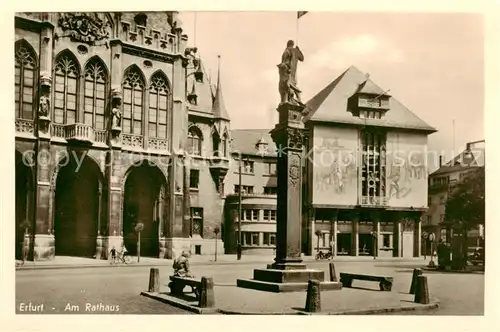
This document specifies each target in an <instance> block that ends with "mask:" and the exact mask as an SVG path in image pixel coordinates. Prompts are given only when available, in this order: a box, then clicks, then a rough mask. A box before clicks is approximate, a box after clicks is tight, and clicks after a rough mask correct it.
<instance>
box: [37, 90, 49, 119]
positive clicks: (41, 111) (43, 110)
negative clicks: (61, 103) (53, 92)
mask: <svg viewBox="0 0 500 332" xmlns="http://www.w3.org/2000/svg"><path fill="white" fill-rule="evenodd" d="M38 115H39V116H40V117H41V118H49V115H50V99H49V97H48V96H46V95H42V96H41V97H40V103H39V105H38Z"/></svg>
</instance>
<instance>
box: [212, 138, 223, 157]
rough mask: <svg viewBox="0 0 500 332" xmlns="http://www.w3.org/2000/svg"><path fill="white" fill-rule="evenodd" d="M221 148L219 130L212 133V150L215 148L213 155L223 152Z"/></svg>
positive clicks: (217, 155) (216, 155)
mask: <svg viewBox="0 0 500 332" xmlns="http://www.w3.org/2000/svg"><path fill="white" fill-rule="evenodd" d="M220 148H221V140H220V136H219V134H218V133H217V132H213V133H212V150H213V155H214V156H215V157H219V156H220V155H221V154H222V153H221V151H220Z"/></svg>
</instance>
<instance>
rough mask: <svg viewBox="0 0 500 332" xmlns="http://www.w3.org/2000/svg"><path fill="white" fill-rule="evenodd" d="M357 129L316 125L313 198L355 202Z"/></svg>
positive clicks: (323, 202)
mask: <svg viewBox="0 0 500 332" xmlns="http://www.w3.org/2000/svg"><path fill="white" fill-rule="evenodd" d="M356 148H357V132H356V131H355V130H352V129H344V128H321V127H317V128H315V129H314V148H313V154H312V155H313V156H314V157H313V177H314V187H313V202H314V203H315V204H340V205H349V204H355V203H356V197H357V167H356V162H357V159H356V151H357V150H356Z"/></svg>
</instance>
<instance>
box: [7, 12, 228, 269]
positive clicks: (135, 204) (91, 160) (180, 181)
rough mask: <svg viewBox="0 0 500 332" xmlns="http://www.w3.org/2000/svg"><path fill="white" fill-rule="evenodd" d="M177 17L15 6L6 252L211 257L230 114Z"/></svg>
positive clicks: (35, 255) (30, 256)
mask: <svg viewBox="0 0 500 332" xmlns="http://www.w3.org/2000/svg"><path fill="white" fill-rule="evenodd" d="M177 17H178V14H177V13H176V12H151V13H132V12H127V13H112V12H110V13H18V14H16V16H15V59H16V82H15V88H16V95H15V100H16V108H15V127H16V144H15V145H16V146H15V147H16V258H18V259H21V258H22V257H23V256H24V257H25V258H28V259H32V260H46V259H53V258H54V256H55V255H72V256H84V257H95V258H97V259H106V258H107V254H108V252H109V250H110V249H111V248H112V247H115V248H117V249H118V250H121V249H122V247H123V246H124V245H125V246H126V247H127V249H128V251H129V252H130V253H132V254H134V253H135V252H136V251H137V244H136V241H137V234H136V230H135V227H136V225H137V224H139V223H142V224H143V230H142V231H141V248H140V249H141V255H145V256H152V257H159V258H172V257H176V256H178V255H179V254H180V253H181V251H182V250H184V249H190V250H191V251H192V252H193V253H195V252H196V253H200V254H210V253H212V252H213V251H215V243H214V242H215V237H216V235H215V234H214V231H213V230H214V229H215V228H216V227H220V226H221V225H222V219H221V216H222V207H223V200H222V198H221V195H222V192H221V183H223V182H224V178H225V174H226V171H227V168H228V142H229V140H230V120H229V117H228V114H227V111H226V110H225V106H224V102H223V100H222V88H221V84H220V82H219V81H218V82H217V85H216V88H215V91H214V89H213V88H212V84H211V82H210V78H208V77H207V75H206V73H205V70H204V68H203V66H202V64H201V60H200V59H199V58H198V57H197V56H196V52H193V49H190V48H188V47H187V41H188V37H187V36H186V35H185V34H183V33H182V26H181V23H180V21H179V20H178V18H177ZM186 86H189V89H190V90H189V91H187V89H186ZM223 145H225V146H223ZM216 150H221V151H223V153H222V154H219V153H218V152H215V151H216ZM193 170H194V172H193ZM218 245H219V246H220V248H219V250H220V252H221V251H222V248H223V243H222V241H220V240H219V242H218Z"/></svg>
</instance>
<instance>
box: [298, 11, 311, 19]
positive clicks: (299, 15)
mask: <svg viewBox="0 0 500 332" xmlns="http://www.w3.org/2000/svg"><path fill="white" fill-rule="evenodd" d="M307 13H308V12H297V19H299V18H301V17H302V16H304V15H305V14H307Z"/></svg>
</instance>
